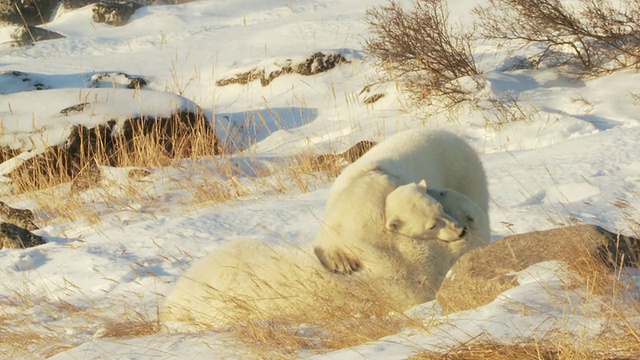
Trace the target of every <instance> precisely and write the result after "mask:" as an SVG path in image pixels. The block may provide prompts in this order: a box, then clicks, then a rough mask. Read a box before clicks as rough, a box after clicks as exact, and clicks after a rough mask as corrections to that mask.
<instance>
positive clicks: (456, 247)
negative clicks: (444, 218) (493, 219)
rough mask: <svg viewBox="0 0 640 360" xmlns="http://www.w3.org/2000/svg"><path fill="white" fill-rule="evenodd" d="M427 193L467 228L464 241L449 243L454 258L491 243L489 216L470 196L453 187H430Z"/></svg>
mask: <svg viewBox="0 0 640 360" xmlns="http://www.w3.org/2000/svg"><path fill="white" fill-rule="evenodd" d="M427 193H428V194H429V195H430V196H431V197H433V198H434V199H435V200H437V201H438V202H439V203H441V204H442V207H443V210H444V211H445V213H447V214H448V215H450V216H451V217H453V218H454V219H456V221H458V223H459V224H461V225H462V226H464V227H465V228H466V230H467V233H466V235H465V236H464V241H454V242H451V243H450V244H449V245H448V247H449V248H450V249H451V256H452V259H454V260H457V259H458V258H460V256H462V255H463V254H464V253H465V252H467V251H469V250H471V249H475V248H477V247H480V246H484V245H487V244H489V241H490V240H491V228H490V224H489V216H488V215H487V213H485V212H484V211H482V209H480V207H479V206H478V205H477V204H476V203H475V202H473V201H471V199H470V198H469V197H468V196H466V195H464V194H462V193H460V192H458V191H455V190H452V189H434V188H429V189H427Z"/></svg>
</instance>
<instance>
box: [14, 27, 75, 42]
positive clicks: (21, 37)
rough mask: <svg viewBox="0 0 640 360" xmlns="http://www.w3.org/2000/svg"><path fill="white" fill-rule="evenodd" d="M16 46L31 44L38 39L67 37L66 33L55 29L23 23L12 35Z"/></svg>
mask: <svg viewBox="0 0 640 360" xmlns="http://www.w3.org/2000/svg"><path fill="white" fill-rule="evenodd" d="M11 38H12V39H13V41H14V43H15V45H16V46H24V45H31V44H33V43H35V42H36V41H43V40H54V39H62V38H65V36H64V35H61V34H58V33H57V32H55V31H50V30H46V29H41V28H39V27H36V26H32V25H26V26H25V25H23V26H20V27H18V28H17V29H16V30H15V31H14V33H13V34H12V35H11Z"/></svg>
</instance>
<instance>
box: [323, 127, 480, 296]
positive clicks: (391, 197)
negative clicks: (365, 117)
mask: <svg viewBox="0 0 640 360" xmlns="http://www.w3.org/2000/svg"><path fill="white" fill-rule="evenodd" d="M425 181H426V182H425ZM428 189H438V190H434V194H436V193H437V194H440V193H441V192H442V194H443V196H440V197H441V200H443V199H447V201H446V202H445V203H446V205H447V206H446V208H444V209H443V206H442V205H443V204H442V203H440V202H439V201H437V199H435V198H434V197H433V196H431V195H429V190H428ZM446 194H448V195H449V196H445V195H446ZM407 199H409V200H407ZM410 199H414V200H410ZM417 199H420V200H419V201H418V200H417ZM425 204H430V205H429V206H426V205H425ZM417 205H419V206H417ZM488 208H489V192H488V188H487V180H486V176H485V173H484V169H483V168H482V164H481V162H480V160H479V158H478V156H477V155H476V153H475V152H474V150H473V149H472V148H471V146H470V145H469V144H467V142H465V141H464V140H463V139H462V138H461V137H459V136H457V135H455V134H453V133H450V132H446V131H436V132H432V131H429V130H426V129H425V130H410V131H404V132H401V133H398V134H395V135H394V136H391V137H390V138H388V139H387V140H385V141H383V142H381V143H379V144H378V145H376V146H374V147H373V148H372V149H371V150H369V152H367V153H365V154H364V155H363V156H362V157H361V158H360V159H358V160H357V161H356V162H354V163H353V164H351V165H349V166H348V167H347V168H345V170H344V171H343V172H342V174H340V176H338V178H337V179H336V181H335V182H334V184H333V186H332V188H331V191H330V193H329V199H328V200H327V204H326V209H325V216H324V219H323V221H322V224H321V226H320V230H319V231H318V234H317V236H316V239H315V247H314V251H315V253H316V255H317V256H318V258H319V260H320V261H321V263H322V264H323V265H324V266H325V267H326V268H327V269H329V270H331V271H335V272H338V273H346V274H349V273H353V272H356V271H362V270H363V269H367V268H369V269H373V270H370V271H373V272H374V275H375V276H384V275H382V274H379V273H377V271H378V270H377V269H381V268H383V267H381V266H379V265H378V264H375V263H374V261H375V259H370V258H368V254H370V253H371V252H375V251H387V252H389V251H398V252H400V253H401V254H402V256H399V258H402V257H406V256H410V257H412V256H411V254H412V253H420V254H423V256H422V260H423V261H424V262H425V263H427V262H428V263H429V264H421V265H420V266H421V267H422V268H430V269H431V270H429V271H432V272H433V273H428V274H427V273H425V274H424V276H425V283H423V284H421V285H420V287H421V288H420V289H418V290H416V293H420V294H423V295H424V297H425V299H424V301H426V300H431V299H433V296H434V291H435V290H437V288H438V287H439V286H440V283H441V281H442V280H443V278H444V275H445V274H446V272H447V271H448V269H449V267H450V266H451V265H452V264H453V263H454V262H455V261H456V260H457V259H458V258H459V257H460V256H461V255H462V254H463V253H464V252H466V251H468V250H470V249H472V248H475V247H479V246H482V245H485V244H487V243H488V242H489V232H490V230H489V218H488ZM447 210H448V211H447ZM452 213H453V214H455V215H456V216H457V217H458V218H456V216H453V217H452V216H451V214H452ZM469 219H473V220H474V221H475V222H473V223H471V222H469ZM469 225H473V227H471V226H469ZM438 229H441V230H442V231H438V232H437V233H434V230H438ZM465 229H466V230H470V231H469V233H467V231H465ZM390 234H393V235H390ZM399 238H402V239H403V242H404V244H403V245H402V246H401V247H400V246H399V245H398V239H399ZM438 240H440V241H438ZM432 254H439V255H437V256H435V255H432ZM396 267H397V266H396Z"/></svg>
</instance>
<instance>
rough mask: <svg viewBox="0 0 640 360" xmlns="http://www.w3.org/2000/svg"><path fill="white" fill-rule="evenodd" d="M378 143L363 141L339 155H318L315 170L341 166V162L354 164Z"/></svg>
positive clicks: (314, 164)
mask: <svg viewBox="0 0 640 360" xmlns="http://www.w3.org/2000/svg"><path fill="white" fill-rule="evenodd" d="M375 144H376V143H375V142H373V141H370V140H363V141H359V142H357V143H356V144H355V145H353V146H352V147H350V148H349V149H347V150H346V151H344V152H341V153H339V154H323V155H318V156H317V157H316V158H315V160H314V162H313V168H314V170H322V169H326V168H327V167H337V166H340V162H343V161H344V162H346V163H352V162H354V161H356V160H358V159H359V158H360V157H361V156H362V155H364V153H366V152H367V151H369V150H370V149H371V148H372V147H373V146H374V145H375Z"/></svg>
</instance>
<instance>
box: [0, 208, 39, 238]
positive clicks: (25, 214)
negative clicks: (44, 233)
mask: <svg viewBox="0 0 640 360" xmlns="http://www.w3.org/2000/svg"><path fill="white" fill-rule="evenodd" d="M0 219H2V221H4V222H7V223H11V224H14V225H16V226H19V227H22V228H25V229H27V230H29V231H31V230H38V229H39V228H38V227H37V226H36V225H35V224H34V223H33V221H34V220H35V217H34V216H33V211H31V210H29V209H16V208H13V207H11V206H9V205H7V204H5V203H4V202H2V201H0Z"/></svg>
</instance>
